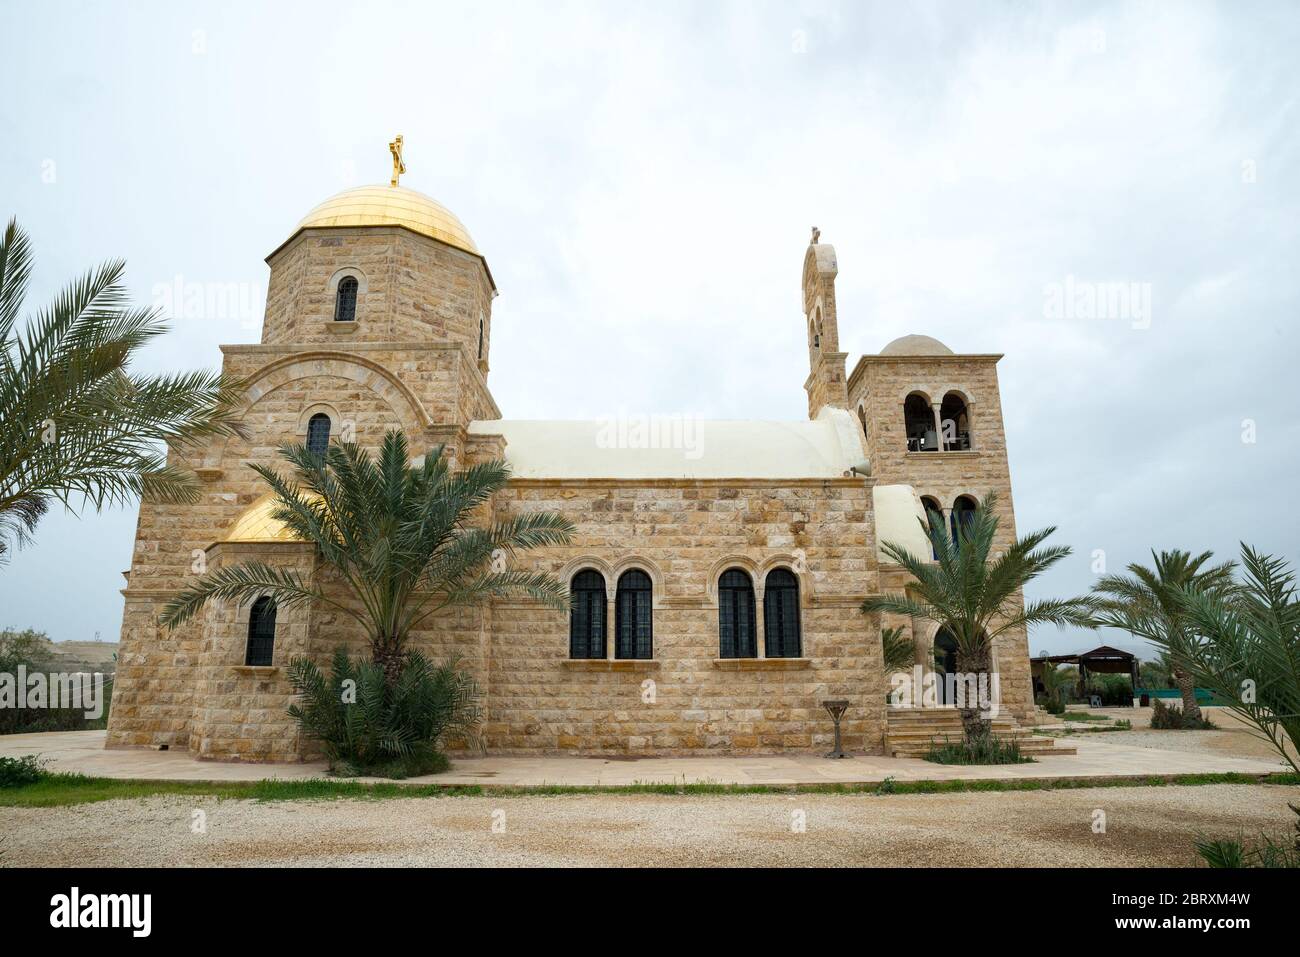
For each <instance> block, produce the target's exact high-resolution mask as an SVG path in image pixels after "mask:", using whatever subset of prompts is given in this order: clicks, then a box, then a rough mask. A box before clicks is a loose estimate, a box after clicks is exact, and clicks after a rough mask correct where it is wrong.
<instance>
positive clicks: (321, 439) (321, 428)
mask: <svg viewBox="0 0 1300 957" xmlns="http://www.w3.org/2000/svg"><path fill="white" fill-rule="evenodd" d="M329 444H330V417H329V416H328V415H326V414H325V413H324V412H317V413H316V414H315V415H313V416H312V417H311V418H310V419H309V420H308V421H307V451H308V452H310V453H311V454H312V455H315V456H316V457H317V458H320V457H322V456H324V455H325V450H326V449H327V448H329Z"/></svg>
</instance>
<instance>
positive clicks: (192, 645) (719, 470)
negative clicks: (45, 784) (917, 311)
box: [108, 146, 1033, 761]
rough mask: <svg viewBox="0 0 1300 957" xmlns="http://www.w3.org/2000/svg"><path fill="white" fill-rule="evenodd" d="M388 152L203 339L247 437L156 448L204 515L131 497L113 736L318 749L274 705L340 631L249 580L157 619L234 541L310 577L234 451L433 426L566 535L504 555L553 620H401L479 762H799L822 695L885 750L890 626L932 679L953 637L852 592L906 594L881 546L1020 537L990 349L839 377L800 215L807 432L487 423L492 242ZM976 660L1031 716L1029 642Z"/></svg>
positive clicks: (248, 553)
mask: <svg viewBox="0 0 1300 957" xmlns="http://www.w3.org/2000/svg"><path fill="white" fill-rule="evenodd" d="M399 166H400V146H399V151H398V152H395V172H394V177H393V183H392V185H387V186H385V185H380V186H367V187H361V188H358V189H349V190H346V191H345V192H342V193H340V194H338V195H337V196H334V197H332V198H330V199H327V200H326V201H325V202H323V203H321V204H320V205H319V206H317V207H316V208H315V209H313V210H312V211H311V212H309V213H308V214H307V215H306V217H305V218H304V219H303V220H302V221H301V222H300V223H298V225H297V226H296V227H294V229H293V230H292V232H291V233H290V234H289V236H288V237H287V238H286V239H285V241H284V242H283V243H282V244H281V245H280V246H279V247H278V248H276V249H275V250H274V251H272V252H271V254H270V255H269V256H268V257H267V259H266V262H267V264H268V265H269V267H270V279H269V285H268V292H267V302H266V315H265V320H264V323H263V327H262V335H261V341H260V342H259V343H256V344H252V345H229V346H223V347H222V353H223V357H224V358H223V367H224V369H225V371H226V372H227V373H230V374H232V375H235V376H239V377H242V378H243V379H245V380H246V381H247V383H248V393H247V407H246V411H245V413H244V416H243V422H244V425H245V426H246V428H247V431H248V435H249V437H248V439H247V440H243V439H240V438H237V437H235V438H229V439H226V438H222V439H218V440H214V441H212V442H211V444H209V445H208V446H207V447H206V448H202V449H200V450H198V451H194V452H185V453H180V452H176V451H173V452H172V458H173V461H176V462H179V463H183V464H185V465H187V466H189V467H190V468H191V469H193V471H194V472H195V473H196V474H197V475H198V476H199V478H200V480H201V482H202V498H201V501H199V502H198V503H197V504H190V505H183V506H181V505H166V504H159V503H154V502H148V501H146V502H144V503H142V505H141V507H140V516H139V523H138V527H137V532H136V539H135V548H134V554H133V557H132V562H131V570H130V571H129V572H128V573H126V578H127V584H126V588H125V589H124V591H123V594H124V595H125V597H126V604H125V611H124V617H123V622H122V635H121V646H120V655H119V664H118V670H117V679H116V689H115V694H114V699H113V707H112V710H111V716H110V721H109V730H108V746H109V747H114V748H128V747H149V748H168V749H171V750H188V751H189V752H190V753H192V754H194V755H196V756H198V757H201V758H210V759H217V760H246V761H294V760H302V759H303V758H304V757H305V756H310V755H311V754H312V753H313V752H312V743H311V742H309V741H304V740H302V739H301V737H300V735H299V733H298V730H297V727H296V725H295V723H294V722H293V721H292V720H291V719H290V718H288V717H287V716H286V714H285V707H286V705H287V704H288V703H289V701H290V699H291V695H292V689H291V688H290V686H289V683H288V681H287V679H286V677H285V673H284V668H285V665H286V664H287V662H288V661H289V660H290V659H291V658H293V657H295V656H300V655H309V656H313V657H315V658H317V659H319V660H321V661H322V662H324V661H325V660H326V659H327V658H328V656H329V655H330V654H331V653H332V651H333V650H334V649H335V648H336V647H339V646H340V645H345V646H348V647H351V648H354V649H355V650H356V651H360V650H362V648H363V647H364V641H363V637H362V636H361V635H359V634H356V633H354V630H353V629H352V628H351V627H350V625H351V623H350V622H349V621H348V620H344V619H340V618H339V617H338V616H337V615H336V614H335V613H333V612H332V611H330V610H328V609H327V608H320V607H312V608H297V607H295V608H285V609H280V610H278V611H277V609H276V608H275V607H274V605H273V604H271V603H270V600H269V599H261V600H259V601H257V602H254V603H253V604H252V605H244V606H242V607H236V606H234V605H233V603H227V604H224V605H223V604H213V605H211V606H209V607H208V608H207V609H206V610H205V611H204V612H203V614H202V615H201V616H200V618H199V619H197V620H195V621H193V622H190V623H189V624H187V625H186V626H184V627H182V628H180V629H178V630H176V631H174V632H169V631H167V630H166V629H164V628H162V627H161V626H160V625H159V624H158V615H159V613H160V611H161V609H162V607H163V605H164V604H165V603H166V601H167V600H168V599H169V598H171V597H173V595H174V594H175V593H176V592H177V591H178V590H180V589H181V588H183V587H184V586H185V585H186V584H187V582H190V581H192V577H193V576H195V575H197V574H202V573H203V572H204V571H205V570H211V569H214V568H219V567H221V566H223V565H227V564H230V563H238V562H240V561H243V560H247V559H253V558H256V559H260V560H264V561H267V562H269V563H272V564H275V565H279V566H284V567H288V568H293V569H297V570H298V571H299V572H301V573H304V574H309V575H310V574H312V573H313V572H314V571H315V570H316V556H315V554H314V551H313V547H312V546H310V545H308V544H304V543H301V542H298V541H294V540H292V539H291V537H290V536H288V535H287V534H286V532H285V530H284V529H283V528H282V527H280V526H279V525H278V523H276V522H275V521H274V520H272V519H271V517H270V508H271V506H270V502H269V499H268V497H267V490H266V487H265V485H264V484H263V483H262V482H261V480H260V479H259V478H258V477H257V476H256V474H255V473H254V472H253V471H252V469H251V468H250V467H249V463H253V462H259V463H266V464H270V465H273V466H275V467H278V468H280V469H281V470H282V471H287V466H286V465H285V464H284V463H283V462H282V461H281V460H280V459H279V456H278V454H277V452H276V448H277V446H279V445H280V444H281V443H283V442H286V441H305V442H307V443H308V444H309V445H318V446H323V444H324V443H325V442H327V441H328V440H329V439H330V438H337V437H343V438H347V439H352V440H354V441H357V442H359V443H360V444H361V445H363V446H366V447H371V448H373V447H376V446H377V445H378V444H379V442H380V440H381V439H382V437H383V435H384V433H385V431H386V430H389V429H394V428H397V429H401V430H403V431H404V432H405V434H406V436H407V439H408V440H409V442H410V445H411V447H412V450H413V453H417V454H418V453H420V452H422V451H424V450H427V449H429V448H432V447H434V446H436V445H439V444H445V446H446V450H447V452H446V454H448V455H449V456H450V457H451V458H452V459H453V460H454V463H455V464H457V465H460V466H463V465H466V464H469V463H473V462H476V461H481V460H484V459H492V458H499V457H504V458H505V460H506V461H507V462H508V463H509V464H510V465H511V467H512V469H513V476H512V479H511V481H510V482H509V485H508V486H507V487H506V489H505V490H504V491H502V492H501V493H500V494H499V495H498V496H497V497H496V499H495V501H494V502H493V503H492V504H491V508H492V509H493V510H495V512H496V513H498V514H500V515H503V516H504V515H508V514H510V513H513V512H522V511H527V510H534V509H543V510H549V511H556V512H560V513H563V514H564V515H566V516H568V517H569V518H570V519H571V520H572V521H573V522H574V523H575V524H576V526H577V532H576V534H575V535H574V537H573V539H572V542H571V544H570V545H568V546H567V547H564V548H556V549H547V550H542V551H536V552H529V553H525V554H524V555H522V556H521V557H520V561H521V562H522V563H523V564H525V565H526V566H528V567H530V568H535V569H541V570H545V571H548V572H551V573H553V574H554V575H556V576H558V577H559V578H560V579H561V580H563V581H565V582H567V583H568V584H569V586H570V589H571V591H572V594H573V607H572V609H571V611H569V612H567V613H566V612H562V611H555V610H553V609H550V608H547V607H543V606H541V605H538V604H535V603H533V602H530V601H527V600H510V601H494V602H491V603H488V604H484V605H482V606H478V607H472V608H462V609H458V610H456V611H454V612H449V613H447V614H446V616H445V617H444V618H442V619H441V620H438V621H436V622H432V623H430V624H429V626H428V627H427V629H426V630H424V631H421V632H420V633H418V634H416V635H415V636H414V638H413V641H414V645H415V646H416V647H419V648H421V649H422V650H424V651H426V652H427V653H429V654H431V655H433V656H435V657H441V656H445V655H449V654H453V653H454V654H457V655H459V657H460V659H461V661H462V664H463V666H464V667H466V668H470V669H472V671H473V672H474V674H475V676H476V678H477V680H478V683H479V686H480V688H481V690H482V692H483V717H484V721H483V725H482V738H483V743H484V745H485V746H486V749H487V752H488V753H489V754H547V753H567V754H576V755H690V754H719V753H721V754H764V753H778V752H786V753H789V752H809V753H816V752H820V751H825V750H826V749H827V748H828V747H829V746H830V744H831V742H832V740H833V731H832V723H831V719H830V718H829V716H828V715H827V712H826V710H825V709H824V708H823V702H824V701H826V700H828V699H844V700H846V701H847V702H848V709H847V711H846V713H845V714H844V718H843V731H844V746H845V748H847V749H850V750H860V751H866V752H869V753H882V752H883V751H886V750H888V742H887V736H888V723H889V719H888V714H887V712H889V711H891V710H892V709H889V708H887V705H886V693H887V691H888V688H889V684H888V681H887V676H886V675H885V674H884V669H883V664H882V653H881V637H880V632H881V627H882V624H904V625H906V626H907V627H908V628H909V629H911V630H912V632H913V634H914V637H915V638H916V640H917V663H918V664H919V665H921V666H922V667H923V668H924V669H926V670H927V671H929V670H933V669H939V670H940V671H942V670H943V669H944V668H949V669H950V668H951V667H952V656H951V654H945V652H946V651H947V650H948V649H947V647H946V644H945V639H946V635H939V636H936V634H935V626H933V625H927V624H926V623H923V622H906V621H904V622H881V621H880V620H879V619H876V618H868V617H866V616H864V615H863V614H862V613H861V612H860V611H859V605H860V603H861V602H862V600H863V598H864V597H865V596H867V595H869V594H873V593H878V592H882V591H892V590H901V589H902V588H904V587H905V586H906V581H905V576H904V574H903V572H902V571H901V569H899V568H898V567H897V566H896V565H892V564H891V563H890V562H888V561H887V560H886V559H885V557H884V556H883V555H882V553H881V551H880V543H881V542H882V541H895V542H901V543H904V544H905V545H907V547H908V548H909V549H912V550H914V551H915V552H916V553H918V554H928V552H929V550H930V546H929V543H928V541H927V540H926V539H925V537H924V535H923V533H922V531H921V529H920V527H919V525H918V523H917V519H918V517H920V516H922V515H923V514H924V509H926V508H929V509H932V510H935V511H938V512H940V513H942V514H943V515H944V518H945V521H946V522H948V523H950V527H952V528H956V527H957V525H958V523H960V522H961V521H962V515H963V513H964V512H965V511H966V510H968V509H970V508H972V507H973V505H974V503H975V501H976V500H977V499H978V498H979V497H981V496H983V495H985V494H986V493H988V492H990V491H997V492H998V493H999V495H1000V508H1001V510H1002V534H1003V535H1004V536H1005V538H1006V540H1007V541H1010V539H1011V538H1012V536H1013V534H1014V520H1013V515H1012V498H1011V488H1010V475H1009V472H1008V467H1007V455H1006V446H1005V441H1004V435H1003V425H1002V410H1001V402H1000V399H999V395H998V380H997V362H998V359H999V358H1000V357H999V356H997V355H991V354H982V353H967V354H954V353H953V352H952V350H950V349H948V348H947V347H946V346H944V345H943V344H942V343H940V342H938V341H936V340H934V339H931V338H929V337H926V336H919V335H912V336H905V337H903V338H901V339H898V340H896V341H894V342H891V343H890V344H889V345H887V346H885V348H884V349H882V350H881V351H880V353H879V354H873V355H865V356H862V357H860V358H858V359H857V361H856V362H855V363H854V365H853V367H852V369H851V370H849V369H848V367H847V364H846V359H847V355H846V353H845V352H842V351H841V350H840V341H839V329H838V323H837V312H836V299H835V278H836V273H837V271H838V269H839V264H838V262H837V259H836V255H835V249H834V248H833V247H832V246H830V245H828V244H826V243H822V242H820V241H819V235H818V233H817V232H816V231H815V230H814V232H813V237H812V241H811V243H810V244H809V246H808V248H807V250H806V252H805V254H804V257H803V266H802V300H801V313H802V315H801V316H799V317H795V318H792V322H799V323H800V325H802V326H803V328H804V329H805V331H806V335H807V348H808V363H809V373H808V378H807V380H806V381H805V383H804V389H805V390H806V392H807V395H808V420H807V421H803V422H762V421H706V422H691V421H687V422H676V423H668V425H671V426H672V427H670V428H655V427H654V426H656V425H665V423H655V422H651V423H649V424H650V426H651V428H649V429H647V428H645V426H646V423H644V422H639V423H633V424H632V427H630V428H628V427H625V426H626V425H627V424H626V423H611V422H596V421H531V420H524V419H509V418H504V417H503V415H502V411H501V410H500V409H499V408H498V407H497V404H496V402H495V401H494V399H493V397H492V392H491V389H490V387H489V385H488V381H489V378H488V377H489V369H490V359H491V345H492V340H493V327H492V303H493V300H494V299H495V298H496V296H497V287H496V283H495V282H494V280H493V278H492V272H491V270H490V269H489V267H488V261H487V259H486V258H485V256H484V254H483V253H482V252H481V251H480V250H479V248H478V246H477V245H476V244H475V243H474V240H473V239H471V238H470V234H469V232H468V231H467V230H466V228H465V227H464V226H463V225H462V224H461V222H460V221H459V220H458V219H457V218H456V217H455V216H454V215H452V213H451V212H449V211H448V210H447V209H445V208H444V207H443V206H441V205H439V204H438V203H437V202H435V201H434V200H432V199H430V198H429V197H427V196H424V195H422V194H421V193H418V192H415V191H413V190H410V189H407V188H404V187H401V186H399V185H397V173H398V172H400V171H401V170H400V169H398V168H397V167H399ZM792 285H793V283H792ZM791 312H792V314H793V309H792V310H791ZM791 385H792V387H793V383H792V384H791ZM936 651H937V652H938V654H937V655H936ZM995 660H996V663H997V667H998V670H999V672H1000V693H1001V708H1002V712H1003V714H1004V715H1005V716H1008V717H1009V719H1010V720H1011V721H1013V722H1021V723H1023V722H1026V721H1028V720H1029V718H1030V716H1031V715H1032V711H1033V704H1032V694H1031V685H1030V676H1029V662H1028V654H1027V648H1026V637H1025V635H1024V634H1023V632H1022V633H1019V634H1008V635H1005V636H1003V637H1002V638H1001V639H1000V640H999V645H998V647H997V648H996V649H995ZM945 662H946V664H945ZM1003 720H1006V718H1004V719H1003Z"/></svg>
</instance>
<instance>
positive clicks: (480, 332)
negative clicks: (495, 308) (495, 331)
mask: <svg viewBox="0 0 1300 957" xmlns="http://www.w3.org/2000/svg"><path fill="white" fill-rule="evenodd" d="M478 357H479V358H480V359H482V358H483V317H482V316H479V317H478Z"/></svg>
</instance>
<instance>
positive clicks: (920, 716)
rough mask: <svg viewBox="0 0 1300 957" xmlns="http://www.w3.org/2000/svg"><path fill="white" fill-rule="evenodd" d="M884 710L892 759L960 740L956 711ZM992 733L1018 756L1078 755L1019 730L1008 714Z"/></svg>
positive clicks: (887, 750)
mask: <svg viewBox="0 0 1300 957" xmlns="http://www.w3.org/2000/svg"><path fill="white" fill-rule="evenodd" d="M886 711H887V716H888V723H887V725H886V728H885V753H886V754H888V755H890V756H892V757H895V758H922V757H925V755H926V753H927V752H928V751H929V750H930V745H931V743H935V744H942V743H943V742H944V739H947V740H949V741H960V740H961V737H962V730H961V715H960V714H958V713H957V709H956V708H887V709H886ZM993 733H994V734H995V735H997V737H998V738H1000V739H1002V740H1003V741H1011V740H1014V741H1016V742H1017V743H1019V745H1020V753H1021V754H1024V755H1028V756H1030V757H1035V758H1037V757H1042V756H1043V755H1069V754H1077V753H1078V752H1077V751H1076V749H1074V748H1072V747H1070V746H1068V745H1058V744H1057V742H1056V741H1055V740H1054V739H1053V738H1045V737H1042V736H1040V735H1035V734H1032V733H1031V732H1030V731H1029V729H1027V728H1021V727H1019V726H1018V725H1017V724H1016V722H1015V719H1014V718H1012V717H1011V715H1009V714H999V715H998V716H997V717H996V718H994V719H993Z"/></svg>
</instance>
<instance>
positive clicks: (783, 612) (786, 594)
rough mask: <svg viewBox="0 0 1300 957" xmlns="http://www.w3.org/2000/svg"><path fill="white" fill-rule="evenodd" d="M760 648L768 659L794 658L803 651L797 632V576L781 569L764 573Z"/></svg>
mask: <svg viewBox="0 0 1300 957" xmlns="http://www.w3.org/2000/svg"><path fill="white" fill-rule="evenodd" d="M763 632H764V635H763V639H764V640H763V647H764V650H765V651H766V652H767V657H769V658H798V657H800V655H801V654H802V652H803V642H802V639H801V636H800V633H799V579H797V578H795V577H794V573H793V572H791V571H789V570H788V569H785V568H774V569H772V570H771V571H770V572H768V573H767V582H766V583H765V584H764V586H763Z"/></svg>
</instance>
